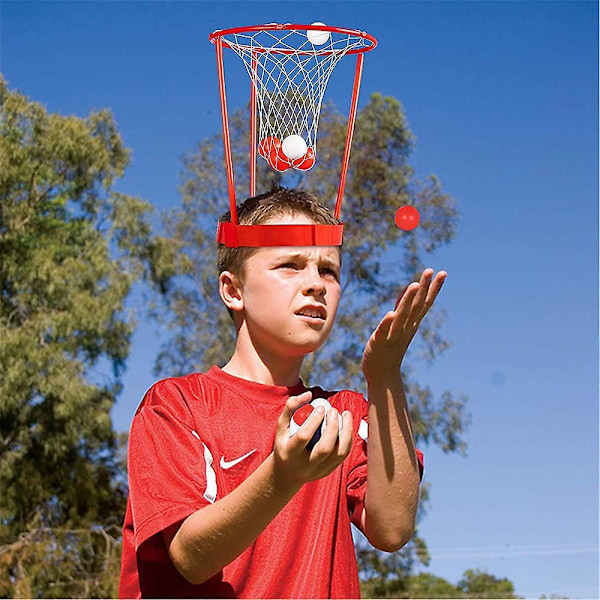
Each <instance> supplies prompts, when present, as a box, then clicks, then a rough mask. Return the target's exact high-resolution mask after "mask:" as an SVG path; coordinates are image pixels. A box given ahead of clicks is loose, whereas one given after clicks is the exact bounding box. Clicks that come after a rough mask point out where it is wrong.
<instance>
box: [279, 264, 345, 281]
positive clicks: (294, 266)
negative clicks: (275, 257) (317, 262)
mask: <svg viewBox="0 0 600 600" xmlns="http://www.w3.org/2000/svg"><path fill="white" fill-rule="evenodd" d="M279 267H280V268H282V267H292V268H293V269H298V268H299V267H298V265H296V264H294V263H284V264H282V265H279ZM323 272H324V273H331V275H333V276H334V277H335V279H337V278H338V277H337V273H336V272H335V271H334V270H333V269H323Z"/></svg>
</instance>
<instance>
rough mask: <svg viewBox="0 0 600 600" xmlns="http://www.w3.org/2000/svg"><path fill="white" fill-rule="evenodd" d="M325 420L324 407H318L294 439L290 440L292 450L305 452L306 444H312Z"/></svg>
mask: <svg viewBox="0 0 600 600" xmlns="http://www.w3.org/2000/svg"><path fill="white" fill-rule="evenodd" d="M324 418H325V409H324V408H323V407H322V406H317V407H316V408H315V409H314V410H313V411H312V412H311V413H310V416H309V417H308V419H306V421H304V423H302V426H301V427H300V429H298V431H296V433H295V434H294V437H292V438H291V439H290V442H289V443H290V448H296V449H298V448H300V449H302V450H304V449H305V448H306V444H308V442H310V440H311V439H312V437H313V435H314V434H315V432H316V431H317V429H319V427H321V423H323V419H324Z"/></svg>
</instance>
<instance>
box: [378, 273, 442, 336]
mask: <svg viewBox="0 0 600 600" xmlns="http://www.w3.org/2000/svg"><path fill="white" fill-rule="evenodd" d="M433 274H434V270H433V269H425V270H424V271H423V273H422V275H421V280H420V282H419V283H416V282H413V283H411V284H410V285H409V286H408V287H406V288H405V289H404V290H403V291H402V293H401V294H400V296H399V297H398V300H397V301H396V308H395V310H394V313H395V319H394V322H393V323H392V324H391V326H390V331H389V334H388V337H390V338H391V337H393V336H394V335H395V334H398V332H399V331H401V330H405V329H407V328H409V329H411V328H416V327H418V326H419V323H420V322H421V321H422V320H423V318H424V317H425V315H426V314H427V312H428V311H429V309H430V308H431V307H432V306H433V303H434V302H435V299H436V298H437V295H438V294H439V292H440V290H441V288H442V285H443V284H444V281H445V280H446V277H447V276H448V274H447V273H446V271H440V272H439V273H438V274H437V275H436V276H435V278H434V279H433V282H432V278H433Z"/></svg>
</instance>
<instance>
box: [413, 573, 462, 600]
mask: <svg viewBox="0 0 600 600" xmlns="http://www.w3.org/2000/svg"><path fill="white" fill-rule="evenodd" d="M407 587H408V594H407V596H406V597H407V598H462V591H461V590H460V589H458V588H457V587H456V586H454V585H452V584H451V583H450V582H449V581H446V580H445V579H444V578H443V577H436V576H435V575H432V574H431V573H419V574H418V575H411V576H410V577H409V579H408V586H407Z"/></svg>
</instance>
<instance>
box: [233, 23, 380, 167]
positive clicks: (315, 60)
mask: <svg viewBox="0 0 600 600" xmlns="http://www.w3.org/2000/svg"><path fill="white" fill-rule="evenodd" d="M222 37H223V40H224V42H225V43H226V44H227V45H228V46H229V47H230V48H231V49H232V50H234V51H235V52H236V53H237V54H238V55H239V56H240V57H241V58H242V60H243V61H244V65H245V66H246V70H247V71H248V74H249V75H250V78H251V80H252V81H253V83H254V86H255V89H256V112H257V117H258V153H259V154H260V155H261V156H262V157H263V158H264V159H265V160H266V161H267V162H268V163H269V165H270V166H271V167H272V168H273V169H276V170H277V171H285V170H287V169H289V168H294V169H299V170H307V169H310V168H311V167H312V166H313V165H314V163H315V159H316V154H317V128H318V125H319V113H320V111H321V103H322V101H323V95H324V93H325V88H326V87H327V82H328V81H329V77H330V76H331V73H332V71H333V69H334V68H335V66H336V65H337V63H338V62H339V61H340V59H341V58H342V57H343V56H344V55H345V54H347V53H348V52H349V51H351V50H355V49H361V48H367V47H368V46H370V42H369V41H368V40H366V39H365V38H363V37H361V36H360V35H353V34H349V33H339V32H330V31H320V30H311V29H308V28H307V29H291V30H288V29H272V30H271V29H265V30H261V31H251V32H245V33H231V34H227V35H223V36H222Z"/></svg>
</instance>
